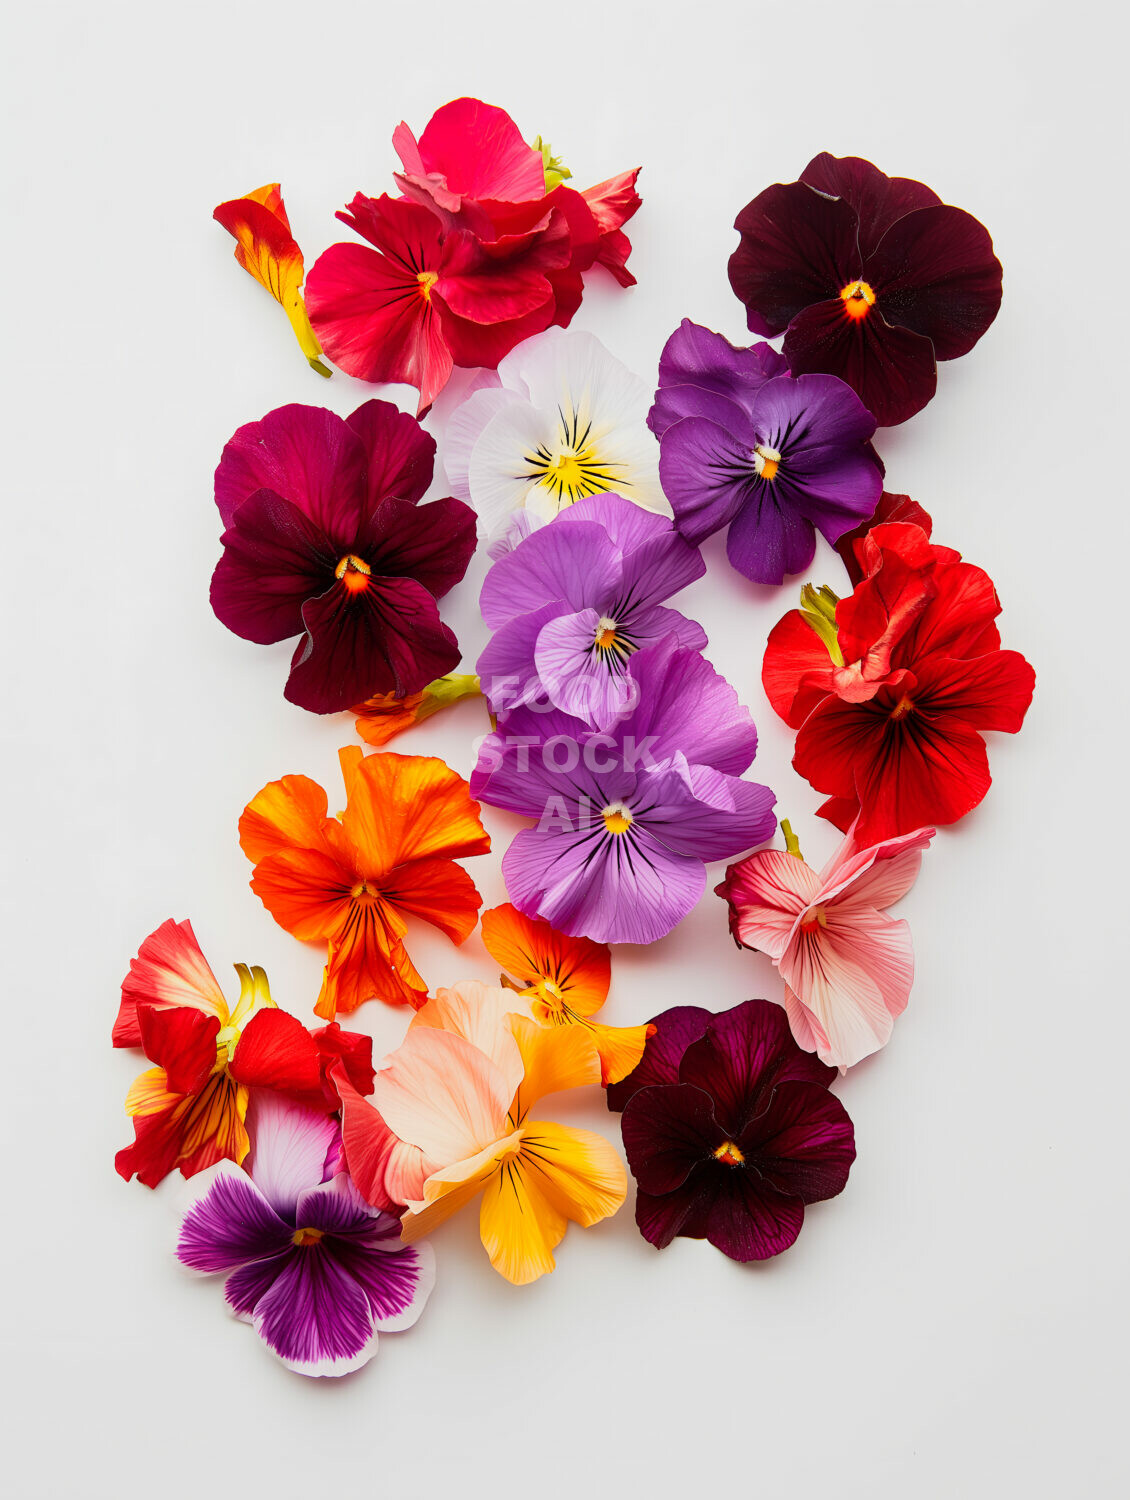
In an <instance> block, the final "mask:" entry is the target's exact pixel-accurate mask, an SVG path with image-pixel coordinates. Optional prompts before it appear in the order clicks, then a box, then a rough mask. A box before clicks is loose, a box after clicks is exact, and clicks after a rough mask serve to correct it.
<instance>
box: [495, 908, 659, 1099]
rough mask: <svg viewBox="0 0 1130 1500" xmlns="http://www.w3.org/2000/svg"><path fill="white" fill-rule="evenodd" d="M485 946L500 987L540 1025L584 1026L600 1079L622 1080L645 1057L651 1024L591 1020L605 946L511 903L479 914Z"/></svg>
mask: <svg viewBox="0 0 1130 1500" xmlns="http://www.w3.org/2000/svg"><path fill="white" fill-rule="evenodd" d="M482 937H483V945H484V947H485V948H486V950H487V952H488V953H489V954H490V956H491V957H492V958H493V959H494V960H495V962H496V963H498V964H501V965H502V967H503V969H505V970H507V971H508V973H504V974H503V975H502V976H501V977H502V983H503V985H504V986H506V987H507V988H509V989H514V990H516V991H517V992H518V993H519V994H520V995H522V996H524V997H525V998H526V999H527V1000H528V1001H529V1002H530V1011H531V1014H532V1015H533V1017H534V1020H535V1021H539V1022H540V1023H541V1024H542V1025H543V1026H583V1027H584V1028H585V1030H586V1031H588V1032H589V1034H590V1035H591V1037H592V1039H593V1041H594V1042H595V1043H596V1049H597V1052H598V1053H599V1054H600V1081H601V1083H603V1084H605V1085H607V1084H609V1083H617V1082H619V1080H620V1079H621V1078H624V1077H625V1076H626V1075H627V1074H628V1073H630V1072H631V1071H632V1069H633V1068H634V1067H635V1066H636V1064H637V1063H638V1062H639V1060H640V1058H641V1056H642V1055H643V1049H644V1043H645V1042H646V1041H647V1039H648V1037H649V1036H650V1035H651V1034H652V1032H653V1031H654V1029H655V1028H654V1027H653V1026H604V1025H601V1024H600V1023H599V1022H597V1021H594V1020H592V1017H593V1016H594V1015H595V1014H596V1012H597V1011H598V1010H599V1009H600V1007H601V1006H602V1005H603V1004H604V1002H605V1000H606V999H607V998H608V985H609V979H610V974H611V955H610V954H609V951H608V947H607V945H606V944H604V943H594V942H591V941H590V940H589V939H588V938H575V937H566V936H565V934H564V933H562V932H555V931H554V929H553V928H552V927H551V926H550V925H549V923H548V922H543V921H542V920H541V919H540V918H538V917H527V916H525V915H524V914H523V913H522V912H520V911H519V910H518V909H517V907H515V906H511V905H510V903H509V902H507V903H506V905H505V906H496V907H493V908H492V909H491V910H490V911H485V912H483V921H482Z"/></svg>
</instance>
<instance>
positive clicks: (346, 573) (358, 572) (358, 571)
mask: <svg viewBox="0 0 1130 1500" xmlns="http://www.w3.org/2000/svg"><path fill="white" fill-rule="evenodd" d="M372 571H373V570H372V568H370V566H369V564H368V563H367V562H365V560H364V559H363V558H360V557H358V556H357V555H356V553H353V552H348V553H346V555H345V556H344V557H343V558H342V560H341V561H340V562H339V563H338V565H337V567H336V568H335V569H334V577H335V578H340V579H341V581H342V583H344V584H345V586H346V588H347V589H348V590H349V592H350V593H351V594H360V593H362V592H363V591H364V590H365V589H367V588H368V587H369V578H370V576H371V574H372Z"/></svg>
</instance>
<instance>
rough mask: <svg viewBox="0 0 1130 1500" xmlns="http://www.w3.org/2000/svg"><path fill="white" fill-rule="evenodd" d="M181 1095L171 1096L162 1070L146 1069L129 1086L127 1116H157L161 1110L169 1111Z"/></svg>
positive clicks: (182, 1096)
mask: <svg viewBox="0 0 1130 1500" xmlns="http://www.w3.org/2000/svg"><path fill="white" fill-rule="evenodd" d="M183 1098H184V1095H183V1094H171V1093H170V1092H169V1081H168V1078H167V1077H166V1076H165V1070H164V1068H147V1069H146V1070H145V1072H144V1073H139V1074H138V1075H137V1077H136V1078H135V1079H134V1080H133V1083H132V1084H130V1090H129V1093H128V1094H127V1095H126V1114H127V1115H159V1114H160V1113H161V1111H162V1110H163V1109H171V1108H172V1106H173V1105H174V1104H176V1103H177V1102H178V1101H179V1100H180V1099H183Z"/></svg>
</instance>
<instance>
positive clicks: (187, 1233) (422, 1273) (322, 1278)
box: [177, 1091, 435, 1375]
mask: <svg viewBox="0 0 1130 1500" xmlns="http://www.w3.org/2000/svg"><path fill="white" fill-rule="evenodd" d="M248 1128H249V1131H250V1133H251V1138H252V1155H251V1157H250V1158H249V1160H248V1162H247V1164H246V1167H247V1169H248V1170H249V1171H250V1174H251V1175H250V1176H249V1175H247V1171H246V1170H245V1171H243V1172H240V1171H236V1170H235V1169H234V1168H233V1169H231V1170H222V1171H221V1172H220V1173H219V1175H217V1176H216V1178H215V1180H214V1181H213V1183H212V1186H211V1187H210V1188H209V1190H208V1192H207V1193H206V1194H205V1195H204V1197H203V1198H201V1199H200V1200H199V1201H198V1202H197V1203H195V1204H194V1205H193V1206H192V1208H190V1209H189V1211H188V1213H187V1214H186V1215H185V1218H184V1223H183V1224H182V1226H181V1232H180V1238H179V1240H178V1242H177V1256H178V1257H179V1259H180V1260H181V1261H182V1262H183V1264H184V1265H186V1266H189V1267H190V1268H191V1269H192V1270H195V1271H203V1272H206V1273H212V1274H215V1273H219V1274H221V1275H225V1276H226V1277H227V1283H226V1286H225V1295H226V1297H227V1300H228V1303H229V1304H230V1306H231V1308H232V1310H233V1311H234V1312H235V1313H236V1315H237V1316H238V1317H240V1318H241V1319H243V1321H244V1322H247V1323H251V1324H252V1325H253V1326H254V1328H255V1331H256V1332H257V1333H258V1334H259V1336H260V1338H262V1339H263V1341H264V1343H266V1345H267V1346H268V1348H269V1349H271V1350H272V1352H273V1353H275V1354H277V1355H278V1357H279V1358H280V1359H281V1360H282V1361H283V1363H284V1364H285V1365H287V1366H288V1368H289V1369H291V1370H296V1371H297V1372H298V1373H299V1374H302V1375H345V1374H348V1373H349V1371H350V1370H356V1369H358V1368H359V1367H360V1366H361V1365H363V1364H366V1363H367V1362H368V1361H369V1360H370V1359H371V1358H372V1357H373V1355H374V1354H375V1353H376V1350H377V1337H378V1334H379V1333H391V1332H396V1331H399V1330H400V1329H403V1328H409V1327H411V1325H412V1324H413V1323H415V1321H416V1319H417V1318H418V1317H419V1316H420V1313H421V1312H422V1311H423V1307H424V1303H425V1302H426V1301H427V1299H428V1294H429V1293H430V1291H431V1289H432V1286H433V1284H434V1282H435V1258H434V1255H433V1253H432V1248H431V1246H430V1245H427V1244H415V1245H405V1244H403V1243H402V1242H401V1239H400V1223H399V1221H398V1220H397V1219H395V1218H393V1217H392V1215H391V1214H387V1213H383V1212H381V1210H379V1209H375V1208H372V1207H371V1206H370V1205H369V1204H368V1203H366V1202H365V1201H364V1199H363V1198H362V1197H361V1195H360V1193H358V1191H357V1189H356V1188H355V1187H354V1186H353V1183H352V1181H351V1180H350V1178H349V1177H348V1176H347V1175H346V1174H345V1173H343V1172H338V1173H337V1175H332V1173H333V1171H334V1168H335V1166H336V1165H337V1161H338V1157H339V1156H340V1150H341V1135H340V1127H339V1126H338V1125H337V1123H336V1121H335V1120H334V1119H332V1118H331V1117H328V1116H327V1115H326V1114H325V1113H324V1112H321V1111H318V1110H312V1109H307V1108H305V1107H304V1106H302V1105H298V1104H293V1103H290V1102H288V1101H287V1100H285V1099H284V1098H282V1097H281V1096H280V1095H277V1094H271V1093H268V1092H266V1091H256V1092H255V1093H254V1094H253V1095H252V1100H251V1105H250V1108H249V1111H248Z"/></svg>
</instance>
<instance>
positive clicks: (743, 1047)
mask: <svg viewBox="0 0 1130 1500" xmlns="http://www.w3.org/2000/svg"><path fill="white" fill-rule="evenodd" d="M834 1077H835V1069H834V1068H830V1067H828V1066H827V1065H826V1064H825V1063H822V1062H821V1061H820V1060H819V1058H817V1057H816V1056H815V1054H813V1053H811V1052H802V1051H801V1049H800V1048H799V1047H798V1046H797V1044H796V1043H795V1042H794V1041H793V1038H792V1033H791V1032H790V1030H789V1022H788V1017H787V1016H786V1015H785V1012H784V1009H783V1007H781V1006H780V1005H772V1004H770V1002H769V1001H768V1000H746V1001H745V1002H744V1003H743V1004H741V1005H735V1006H734V1007H733V1009H732V1010H727V1011H724V1012H723V1013H722V1014H721V1015H718V1016H712V1017H711V1018H710V1022H709V1024H708V1025H707V1028H706V1035H705V1036H704V1037H702V1039H701V1040H699V1041H697V1042H693V1043H692V1044H691V1045H690V1046H689V1047H688V1048H687V1050H686V1052H685V1053H684V1054H683V1060H682V1062H681V1064H680V1065H679V1078H680V1080H681V1081H682V1082H683V1083H691V1084H695V1085H697V1087H698V1088H700V1089H702V1090H704V1091H705V1092H706V1093H707V1094H709V1095H710V1097H711V1098H712V1099H713V1101H714V1112H715V1115H716V1116H717V1119H718V1123H719V1125H720V1126H721V1127H722V1128H723V1129H724V1130H726V1131H729V1133H730V1135H731V1136H732V1137H735V1138H736V1137H737V1136H740V1135H741V1134H742V1132H743V1131H744V1130H745V1129H746V1127H747V1126H748V1125H749V1123H750V1121H751V1120H753V1119H754V1118H755V1117H756V1116H758V1115H760V1114H762V1113H763V1112H764V1110H765V1108H766V1106H767V1104H768V1100H769V1096H770V1094H771V1093H772V1091H773V1089H774V1088H775V1087H777V1085H778V1084H781V1083H784V1082H786V1081H788V1080H790V1079H795V1080H798V1081H801V1082H806V1083H818V1084H822V1085H825V1086H826V1085H827V1084H828V1083H829V1082H830V1081H831V1079H833V1078H834Z"/></svg>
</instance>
